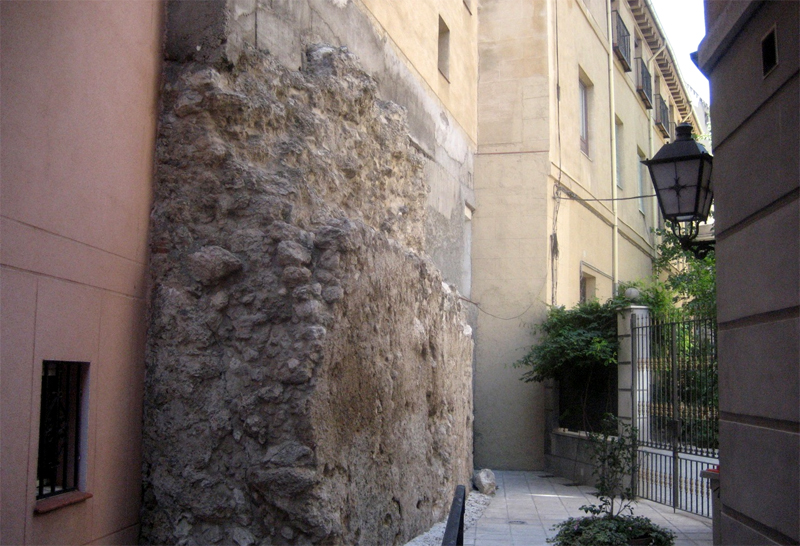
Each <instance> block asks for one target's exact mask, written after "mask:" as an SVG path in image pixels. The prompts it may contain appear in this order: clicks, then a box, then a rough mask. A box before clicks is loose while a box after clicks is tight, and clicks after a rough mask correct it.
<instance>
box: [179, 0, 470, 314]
mask: <svg viewBox="0 0 800 546" xmlns="http://www.w3.org/2000/svg"><path fill="white" fill-rule="evenodd" d="M368 3H369V4H370V5H371V6H372V9H373V10H377V11H379V12H381V13H384V12H387V10H386V9H383V8H380V6H379V4H386V5H387V6H385V7H386V8H387V9H388V7H389V5H391V4H397V2H396V0H385V1H384V0H378V1H377V2H376V1H373V0H370V1H369V2H368ZM431 3H432V2H431V1H424V2H423V1H421V0H417V1H416V2H415V3H414V10H413V11H419V12H420V13H427V12H428V11H430V10H431V9H433V13H432V14H430V15H431V17H430V19H429V20H422V21H406V22H405V24H406V26H407V27H408V28H409V29H411V28H414V31H413V32H414V33H413V34H412V31H411V30H407V32H408V33H409V35H414V36H416V34H415V33H416V32H419V30H420V28H422V29H424V28H430V29H433V33H432V34H431V35H430V38H431V41H430V43H427V42H425V40H417V39H413V40H410V42H411V43H413V44H414V45H415V47H416V48H420V49H423V50H426V51H430V55H431V56H432V57H435V52H436V49H435V48H436V47H437V42H436V40H437V34H436V32H437V29H438V18H437V16H436V13H435V12H436V11H437V10H439V9H440V8H441V9H443V10H445V11H448V10H451V9H452V8H453V5H455V8H456V11H457V12H459V13H461V12H464V11H466V10H465V8H464V6H463V4H462V3H461V2H459V3H457V4H451V5H450V6H449V7H448V6H445V5H443V4H442V3H441V2H438V3H436V4H437V5H436V6H431ZM393 9H394V8H391V9H389V11H388V13H392V10H393ZM167 12H168V13H167V28H166V31H167V36H166V55H167V58H168V59H169V60H172V61H180V62H188V61H197V62H204V63H224V62H227V63H234V64H235V63H236V62H237V59H238V58H239V55H240V54H241V51H242V50H243V48H247V47H248V46H251V47H256V48H258V49H259V50H262V51H269V52H270V53H271V54H272V55H273V58H274V60H275V61H277V63H279V64H281V65H283V66H284V67H286V68H289V69H291V70H297V69H298V68H299V67H300V66H301V65H302V63H303V55H304V49H305V45H307V44H315V43H325V44H332V45H334V46H346V47H347V48H348V49H349V50H350V51H351V52H352V53H353V54H354V55H356V56H357V57H358V59H359V65H360V68H361V69H362V70H363V71H364V72H366V73H367V74H369V75H370V76H371V77H372V78H374V80H375V82H376V84H377V86H378V91H379V93H380V95H381V97H382V98H383V99H384V100H390V101H392V102H395V103H397V104H399V105H400V106H402V107H403V108H404V109H405V111H406V115H407V123H408V132H409V133H410V135H411V137H412V139H413V141H414V145H415V146H416V147H417V149H418V151H420V152H421V153H422V154H424V156H425V157H426V158H427V159H428V161H426V162H425V166H424V171H423V178H424V179H425V181H426V183H427V184H428V185H429V186H430V191H429V193H428V196H427V199H426V203H425V205H426V208H427V211H426V213H425V227H424V229H425V233H426V239H427V244H426V249H425V250H426V254H427V255H428V256H430V258H431V259H432V260H433V262H434V263H435V264H436V266H437V267H438V268H439V269H440V270H441V272H442V275H443V277H444V278H445V280H446V281H447V282H448V283H451V284H453V285H455V286H456V287H457V288H458V289H459V291H460V292H461V293H462V294H463V295H465V296H467V297H469V295H470V289H471V286H470V285H471V278H470V274H469V268H468V267H467V268H466V271H465V264H469V263H470V261H471V259H470V251H471V250H470V243H469V235H468V234H469V230H470V226H469V221H468V220H467V218H466V217H465V214H464V207H465V204H467V203H469V204H470V205H471V206H475V205H476V202H475V193H474V187H473V155H474V152H475V138H476V132H475V131H476V130H475V127H473V122H470V121H469V120H468V119H462V120H460V121H459V119H458V118H457V117H456V116H455V115H454V114H453V113H451V111H450V108H449V106H448V104H446V103H447V102H450V103H452V105H451V106H453V107H455V108H456V110H457V111H459V112H462V113H463V112H464V111H467V112H471V114H470V115H471V116H474V115H475V112H476V107H475V104H474V102H471V101H472V100H473V99H470V98H469V97H470V96H471V95H470V92H471V91H472V90H473V88H472V86H471V84H469V85H467V86H466V87H463V86H464V82H463V81H462V82H455V81H454V82H453V83H452V85H451V84H447V85H446V86H445V88H444V90H443V91H442V97H440V96H437V94H436V92H437V89H432V88H431V87H430V86H429V84H428V83H426V82H425V81H424V78H423V77H422V75H421V74H420V73H419V72H418V70H417V69H416V68H415V67H414V66H412V65H411V64H410V59H409V57H408V55H411V56H412V57H414V56H415V55H413V53H412V52H408V51H405V52H404V51H402V50H401V49H400V48H399V47H398V46H397V44H396V42H395V40H396V39H398V38H399V37H398V36H393V35H391V34H390V33H389V32H388V31H387V30H386V29H385V28H383V27H382V26H381V24H380V23H379V22H378V21H376V20H375V17H374V15H373V14H372V13H371V12H370V9H368V8H367V7H366V6H365V5H364V2H362V1H360V0H355V1H354V0H291V1H286V0H272V1H270V2H255V1H253V0H203V1H202V2H198V1H196V0H168V2H167ZM459 19H462V20H467V19H463V18H461V17H459ZM472 19H473V18H472V17H471V16H470V17H469V18H468V20H470V21H472ZM452 23H453V25H454V26H453V28H452V30H453V33H454V35H455V33H456V30H457V29H460V30H458V34H459V36H460V35H461V34H462V33H464V34H466V35H469V32H470V28H469V26H468V28H463V29H462V28H461V22H456V20H455V19H454V20H453V21H452ZM462 31H463V32H462ZM423 34H424V33H423ZM407 37H408V36H405V38H407ZM462 38H463V37H462ZM453 47H455V43H454V44H453ZM426 48H428V49H426ZM407 54H408V55H407ZM476 56H477V53H475V57H476ZM462 61H463V62H465V63H466V59H462ZM436 75H437V76H438V72H437V73H436ZM476 77H477V76H476V75H472V76H471V77H469V78H465V81H468V82H472V81H474V80H475V78H476ZM468 91H470V92H468ZM443 101H444V102H443ZM472 312H473V313H475V312H477V310H476V309H474V308H473V310H472ZM472 324H473V325H474V324H475V322H474V321H473V322H472Z"/></svg>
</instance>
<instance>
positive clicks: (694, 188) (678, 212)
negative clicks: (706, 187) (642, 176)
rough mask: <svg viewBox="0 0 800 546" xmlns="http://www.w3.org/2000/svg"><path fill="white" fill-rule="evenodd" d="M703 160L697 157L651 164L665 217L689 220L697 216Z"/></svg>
mask: <svg viewBox="0 0 800 546" xmlns="http://www.w3.org/2000/svg"><path fill="white" fill-rule="evenodd" d="M701 161H702V160H701V159H700V158H699V157H696V158H692V159H687V160H684V161H680V160H678V161H673V162H669V163H661V164H657V165H652V166H651V174H652V176H653V179H654V184H655V187H656V191H658V193H659V198H660V203H661V206H662V211H663V213H664V217H665V218H667V219H669V220H677V221H687V220H691V219H693V218H694V217H695V206H696V204H697V203H698V195H697V192H698V189H699V184H698V181H699V177H700V164H701Z"/></svg>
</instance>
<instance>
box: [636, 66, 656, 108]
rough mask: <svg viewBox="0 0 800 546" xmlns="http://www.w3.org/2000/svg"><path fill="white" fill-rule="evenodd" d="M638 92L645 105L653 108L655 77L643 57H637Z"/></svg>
mask: <svg viewBox="0 0 800 546" xmlns="http://www.w3.org/2000/svg"><path fill="white" fill-rule="evenodd" d="M636 92H637V93H638V94H639V98H641V99H642V102H643V103H644V107H645V108H647V109H648V110H651V109H652V108H653V79H652V77H651V76H650V71H649V70H647V63H646V62H645V60H644V59H642V58H641V57H636Z"/></svg>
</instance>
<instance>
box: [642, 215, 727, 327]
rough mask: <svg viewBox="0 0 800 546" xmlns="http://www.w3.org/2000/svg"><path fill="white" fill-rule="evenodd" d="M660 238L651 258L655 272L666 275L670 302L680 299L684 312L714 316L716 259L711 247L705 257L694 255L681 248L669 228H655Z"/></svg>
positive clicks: (715, 313) (715, 311)
mask: <svg viewBox="0 0 800 546" xmlns="http://www.w3.org/2000/svg"><path fill="white" fill-rule="evenodd" d="M656 233H657V234H658V235H660V236H661V237H662V242H661V244H660V245H659V255H658V258H657V259H656V261H655V270H656V273H657V274H666V281H665V284H666V286H667V288H669V289H670V290H672V291H674V292H675V297H674V301H675V302H676V303H678V302H683V311H684V312H685V313H686V314H687V315H692V316H705V317H715V316H716V315H717V260H716V255H715V253H714V251H713V250H711V251H710V252H709V253H708V255H707V256H706V257H705V258H702V259H699V258H695V257H694V255H693V254H692V253H691V252H688V251H686V250H684V249H682V248H681V245H680V242H679V241H678V238H677V237H676V236H675V234H674V233H672V230H671V229H657V230H656Z"/></svg>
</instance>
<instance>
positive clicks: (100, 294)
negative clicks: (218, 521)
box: [0, 0, 163, 544]
mask: <svg viewBox="0 0 800 546" xmlns="http://www.w3.org/2000/svg"><path fill="white" fill-rule="evenodd" d="M0 26H1V27H2V28H0V51H1V52H2V55H0V63H1V64H0V70H1V71H2V72H0V73H1V74H2V78H0V85H1V86H2V87H1V88H0V92H1V93H2V95H1V99H2V100H1V101H0V103H1V104H2V118H1V120H0V127H1V130H2V134H1V135H0V138H1V139H2V140H0V151H1V155H0V174H1V178H2V187H1V188H0V191H1V192H2V193H0V237H1V238H2V239H1V245H0V296H2V302H1V304H0V305H2V307H0V313H1V314H2V330H0V336H1V337H0V358H1V359H2V361H1V364H0V404H1V406H0V407H1V409H2V412H1V413H0V418H1V419H0V425H1V426H2V443H1V444H0V459H1V460H2V465H0V485H1V487H2V489H1V490H0V494H1V495H2V498H1V499H0V505H2V509H1V510H2V513H0V533H1V536H0V542H1V543H3V544H21V543H30V544H48V543H58V544H67V543H71V544H85V543H90V542H93V541H97V542H102V543H105V544H109V543H131V542H134V541H136V538H137V535H138V522H139V504H140V490H141V476H140V466H141V407H142V380H143V374H144V363H143V362H144V358H143V351H144V341H145V301H144V296H145V282H146V266H147V256H148V247H147V229H148V220H149V209H150V201H151V186H152V164H153V151H154V140H155V128H156V119H157V118H156V114H157V105H158V83H159V76H160V69H161V57H162V54H161V48H162V43H161V42H162V34H163V6H162V3H161V2H160V1H158V0H153V1H151V0H112V1H75V0H72V1H69V2H61V1H52V2H51V1H37V2H29V1H20V2H17V1H9V0H4V1H3V2H0ZM50 359H52V360H74V361H84V362H89V363H90V367H89V415H88V431H87V440H88V444H87V448H86V461H85V462H86V471H85V486H84V487H83V488H82V489H85V490H86V491H89V492H91V493H92V494H93V497H92V498H90V499H88V500H86V501H84V502H81V503H78V504H74V505H71V506H67V507H64V508H61V509H58V510H55V511H53V512H49V513H47V514H42V515H34V508H35V506H36V499H35V491H34V487H35V482H36V464H37V449H38V423H39V404H40V396H41V393H40V390H41V373H42V372H41V370H42V361H43V360H50Z"/></svg>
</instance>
